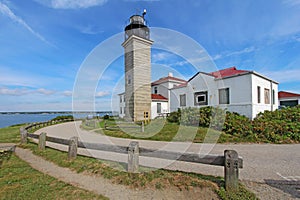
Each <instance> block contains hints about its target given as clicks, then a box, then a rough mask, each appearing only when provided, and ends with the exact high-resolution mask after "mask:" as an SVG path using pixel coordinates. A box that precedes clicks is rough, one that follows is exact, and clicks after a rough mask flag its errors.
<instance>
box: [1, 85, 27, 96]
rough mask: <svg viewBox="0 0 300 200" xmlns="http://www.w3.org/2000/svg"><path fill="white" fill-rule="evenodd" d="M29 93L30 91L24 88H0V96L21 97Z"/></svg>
mask: <svg viewBox="0 0 300 200" xmlns="http://www.w3.org/2000/svg"><path fill="white" fill-rule="evenodd" d="M29 93H30V90H28V89H26V88H17V89H8V88H5V87H2V88H0V95H10V96H22V95H26V94H29Z"/></svg>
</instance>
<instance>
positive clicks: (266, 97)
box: [265, 88, 270, 104]
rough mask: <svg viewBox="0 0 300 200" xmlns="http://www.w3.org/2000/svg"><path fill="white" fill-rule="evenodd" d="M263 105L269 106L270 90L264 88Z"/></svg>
mask: <svg viewBox="0 0 300 200" xmlns="http://www.w3.org/2000/svg"><path fill="white" fill-rule="evenodd" d="M265 104H270V90H269V89H266V88H265Z"/></svg>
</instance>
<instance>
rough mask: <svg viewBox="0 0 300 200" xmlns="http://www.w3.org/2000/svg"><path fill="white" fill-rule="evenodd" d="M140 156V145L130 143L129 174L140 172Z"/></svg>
mask: <svg viewBox="0 0 300 200" xmlns="http://www.w3.org/2000/svg"><path fill="white" fill-rule="evenodd" d="M139 154H140V153H139V143H138V142H130V144H129V147H128V165H127V171H128V172H130V173H137V172H138V171H139Z"/></svg>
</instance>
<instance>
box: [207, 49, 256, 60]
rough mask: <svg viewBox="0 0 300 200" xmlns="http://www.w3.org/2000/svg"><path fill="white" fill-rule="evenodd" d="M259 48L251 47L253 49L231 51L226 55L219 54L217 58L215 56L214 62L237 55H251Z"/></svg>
mask: <svg viewBox="0 0 300 200" xmlns="http://www.w3.org/2000/svg"><path fill="white" fill-rule="evenodd" d="M256 50H257V48H255V47H253V46H251V47H246V48H244V49H242V50H239V51H231V52H225V53H222V54H217V55H215V56H213V59H214V60H218V59H221V58H224V57H229V56H236V55H241V54H245V53H251V52H254V51H256Z"/></svg>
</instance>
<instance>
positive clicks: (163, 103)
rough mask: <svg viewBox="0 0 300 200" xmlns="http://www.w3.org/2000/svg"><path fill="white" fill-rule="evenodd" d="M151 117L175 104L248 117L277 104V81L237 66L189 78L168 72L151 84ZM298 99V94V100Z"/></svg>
mask: <svg viewBox="0 0 300 200" xmlns="http://www.w3.org/2000/svg"><path fill="white" fill-rule="evenodd" d="M151 86H152V88H151V90H152V103H151V118H152V119H154V118H156V117H158V116H165V115H167V114H168V113H170V112H173V111H176V110H177V109H178V108H187V107H204V106H214V107H220V108H223V109H226V110H228V111H230V112H237V113H239V114H241V115H245V116H247V117H248V118H250V119H253V118H255V117H256V116H257V114H258V113H260V112H264V111H265V110H269V111H273V110H276V109H277V108H278V103H279V101H278V95H277V94H278V83H277V82H276V81H274V80H271V79H269V78H267V77H265V76H263V75H261V74H258V73H257V72H254V71H247V70H238V69H237V68H236V67H231V68H227V69H223V70H220V71H216V72H211V73H205V72H198V73H197V74H195V75H194V76H193V77H192V78H190V79H189V80H188V81H185V80H182V79H179V78H176V77H173V75H172V74H169V76H167V77H163V78H161V79H159V80H157V81H155V82H153V83H152V84H151ZM121 99H123V101H124V99H125V98H124V93H122V94H120V117H124V112H121V111H122V110H124V109H125V108H124V107H125V103H123V102H122V100H121ZM298 101H300V95H299V100H298Z"/></svg>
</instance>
